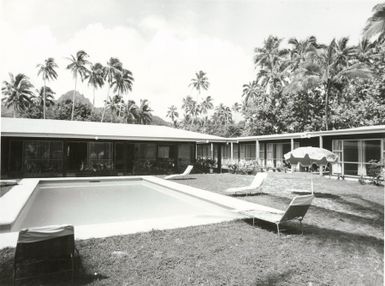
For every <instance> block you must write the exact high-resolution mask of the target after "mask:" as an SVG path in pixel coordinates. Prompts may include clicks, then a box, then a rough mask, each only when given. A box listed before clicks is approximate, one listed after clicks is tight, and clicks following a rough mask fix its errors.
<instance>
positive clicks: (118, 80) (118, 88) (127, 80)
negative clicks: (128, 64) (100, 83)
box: [111, 69, 134, 95]
mask: <svg viewBox="0 0 385 286" xmlns="http://www.w3.org/2000/svg"><path fill="white" fill-rule="evenodd" d="M133 81H134V78H133V77H132V72H130V71H129V70H126V69H122V71H121V73H116V74H115V77H114V79H113V81H112V82H111V87H113V88H114V92H117V93H118V94H119V95H122V94H125V93H128V92H129V91H132V84H133Z"/></svg>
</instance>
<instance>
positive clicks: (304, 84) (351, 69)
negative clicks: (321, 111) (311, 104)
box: [286, 40, 372, 130]
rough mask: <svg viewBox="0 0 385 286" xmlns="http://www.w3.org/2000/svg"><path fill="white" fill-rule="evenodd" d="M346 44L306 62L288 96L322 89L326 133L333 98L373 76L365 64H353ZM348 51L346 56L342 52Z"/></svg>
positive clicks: (328, 48) (323, 52)
mask: <svg viewBox="0 0 385 286" xmlns="http://www.w3.org/2000/svg"><path fill="white" fill-rule="evenodd" d="M342 42H345V40H341V41H340V42H339V43H337V42H336V41H335V40H332V42H331V43H330V44H329V46H327V47H326V48H324V49H322V50H321V51H320V52H319V55H318V57H317V59H316V61H309V62H305V63H304V64H303V65H302V66H301V68H300V69H299V70H298V71H297V72H296V74H295V75H294V78H293V80H292V82H291V83H290V85H288V86H287V88H286V92H289V93H293V92H298V91H301V90H309V89H312V88H320V89H321V91H322V93H323V95H324V104H325V120H324V127H325V130H328V128H329V104H330V103H329V101H330V98H331V97H332V96H333V95H336V94H337V93H341V91H342V89H343V88H344V82H345V81H346V80H348V79H353V78H370V77H371V74H372V72H371V71H370V69H369V68H368V67H367V66H366V65H364V64H362V63H353V64H351V63H350V61H349V57H350V56H351V55H350V52H347V51H349V49H347V48H346V43H342ZM342 50H343V51H345V52H342V53H341V51H342Z"/></svg>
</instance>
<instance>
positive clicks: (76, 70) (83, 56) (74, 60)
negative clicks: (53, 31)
mask: <svg viewBox="0 0 385 286" xmlns="http://www.w3.org/2000/svg"><path fill="white" fill-rule="evenodd" d="M87 58H88V54H87V53H86V52H85V51H83V50H80V51H78V52H77V53H76V55H75V56H74V55H71V57H69V58H67V59H68V60H69V61H70V62H71V63H70V64H69V65H68V66H67V69H69V70H71V72H72V75H73V77H74V79H75V89H74V91H73V93H72V111H71V120H74V112H75V94H76V85H77V81H78V76H80V79H81V81H83V80H84V78H85V77H86V75H87V74H88V73H89V70H88V69H87V65H88V64H90V62H89V61H88V60H87Z"/></svg>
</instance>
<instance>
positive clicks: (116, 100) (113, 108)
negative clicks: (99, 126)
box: [106, 94, 122, 122]
mask: <svg viewBox="0 0 385 286" xmlns="http://www.w3.org/2000/svg"><path fill="white" fill-rule="evenodd" d="M121 102H122V97H121V96H120V95H119V94H116V95H114V96H113V97H110V98H109V99H108V100H107V103H106V109H108V110H110V112H111V122H113V119H114V118H115V116H116V115H119V114H120V110H121Z"/></svg>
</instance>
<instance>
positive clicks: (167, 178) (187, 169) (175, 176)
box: [164, 165, 194, 180]
mask: <svg viewBox="0 0 385 286" xmlns="http://www.w3.org/2000/svg"><path fill="white" fill-rule="evenodd" d="M193 168H194V166H193V165H188V166H187V168H186V170H184V172H183V173H182V174H175V175H170V176H166V177H164V178H165V179H166V180H169V179H174V178H179V177H185V176H188V175H189V174H190V173H191V170H192V169H193Z"/></svg>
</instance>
